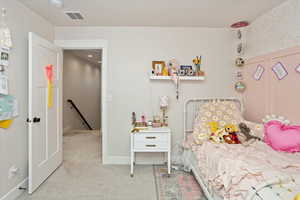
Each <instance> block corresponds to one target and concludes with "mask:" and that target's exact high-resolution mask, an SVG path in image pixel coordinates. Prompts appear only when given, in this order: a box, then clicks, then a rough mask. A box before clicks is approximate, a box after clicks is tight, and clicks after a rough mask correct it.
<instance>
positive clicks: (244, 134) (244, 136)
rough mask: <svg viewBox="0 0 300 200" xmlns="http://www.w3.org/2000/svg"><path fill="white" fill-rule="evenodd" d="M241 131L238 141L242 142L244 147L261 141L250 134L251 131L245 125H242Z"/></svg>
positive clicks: (240, 126) (240, 125)
mask: <svg viewBox="0 0 300 200" xmlns="http://www.w3.org/2000/svg"><path fill="white" fill-rule="evenodd" d="M239 129H240V132H239V134H238V139H239V140H240V141H241V142H242V144H243V145H244V146H248V145H250V144H252V143H253V142H254V141H256V140H259V141H260V140H261V139H260V138H259V137H256V136H253V135H251V134H250V132H251V129H250V128H249V127H248V126H247V125H246V124H245V123H240V124H239Z"/></svg>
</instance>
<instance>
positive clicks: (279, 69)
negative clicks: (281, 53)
mask: <svg viewBox="0 0 300 200" xmlns="http://www.w3.org/2000/svg"><path fill="white" fill-rule="evenodd" d="M272 71H273V72H274V73H275V75H276V76H277V78H278V80H282V79H283V78H284V77H286V76H287V75H288V72H287V70H286V69H285V67H284V65H283V64H282V63H281V62H278V63H276V64H275V65H274V66H273V67H272Z"/></svg>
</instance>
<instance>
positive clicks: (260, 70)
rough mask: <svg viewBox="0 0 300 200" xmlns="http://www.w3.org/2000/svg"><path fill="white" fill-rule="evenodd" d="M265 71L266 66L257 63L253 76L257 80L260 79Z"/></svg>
mask: <svg viewBox="0 0 300 200" xmlns="http://www.w3.org/2000/svg"><path fill="white" fill-rule="evenodd" d="M264 71H265V68H264V67H263V66H261V65H257V67H256V70H255V72H254V74H253V78H254V79H255V80H257V81H259V80H260V79H261V77H262V75H263V73H264Z"/></svg>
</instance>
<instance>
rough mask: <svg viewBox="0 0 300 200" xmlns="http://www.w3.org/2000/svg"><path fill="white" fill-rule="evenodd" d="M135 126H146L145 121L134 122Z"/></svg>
mask: <svg viewBox="0 0 300 200" xmlns="http://www.w3.org/2000/svg"><path fill="white" fill-rule="evenodd" d="M135 127H142V128H143V127H147V123H146V122H135Z"/></svg>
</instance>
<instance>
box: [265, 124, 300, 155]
mask: <svg viewBox="0 0 300 200" xmlns="http://www.w3.org/2000/svg"><path fill="white" fill-rule="evenodd" d="M264 128H265V134H264V141H265V143H267V144H268V145H269V146H271V147H272V148H273V149H274V150H276V151H284V152H289V153H293V152H299V151H300V126H288V125H285V124H283V123H281V122H279V121H269V122H268V123H266V124H264Z"/></svg>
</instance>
